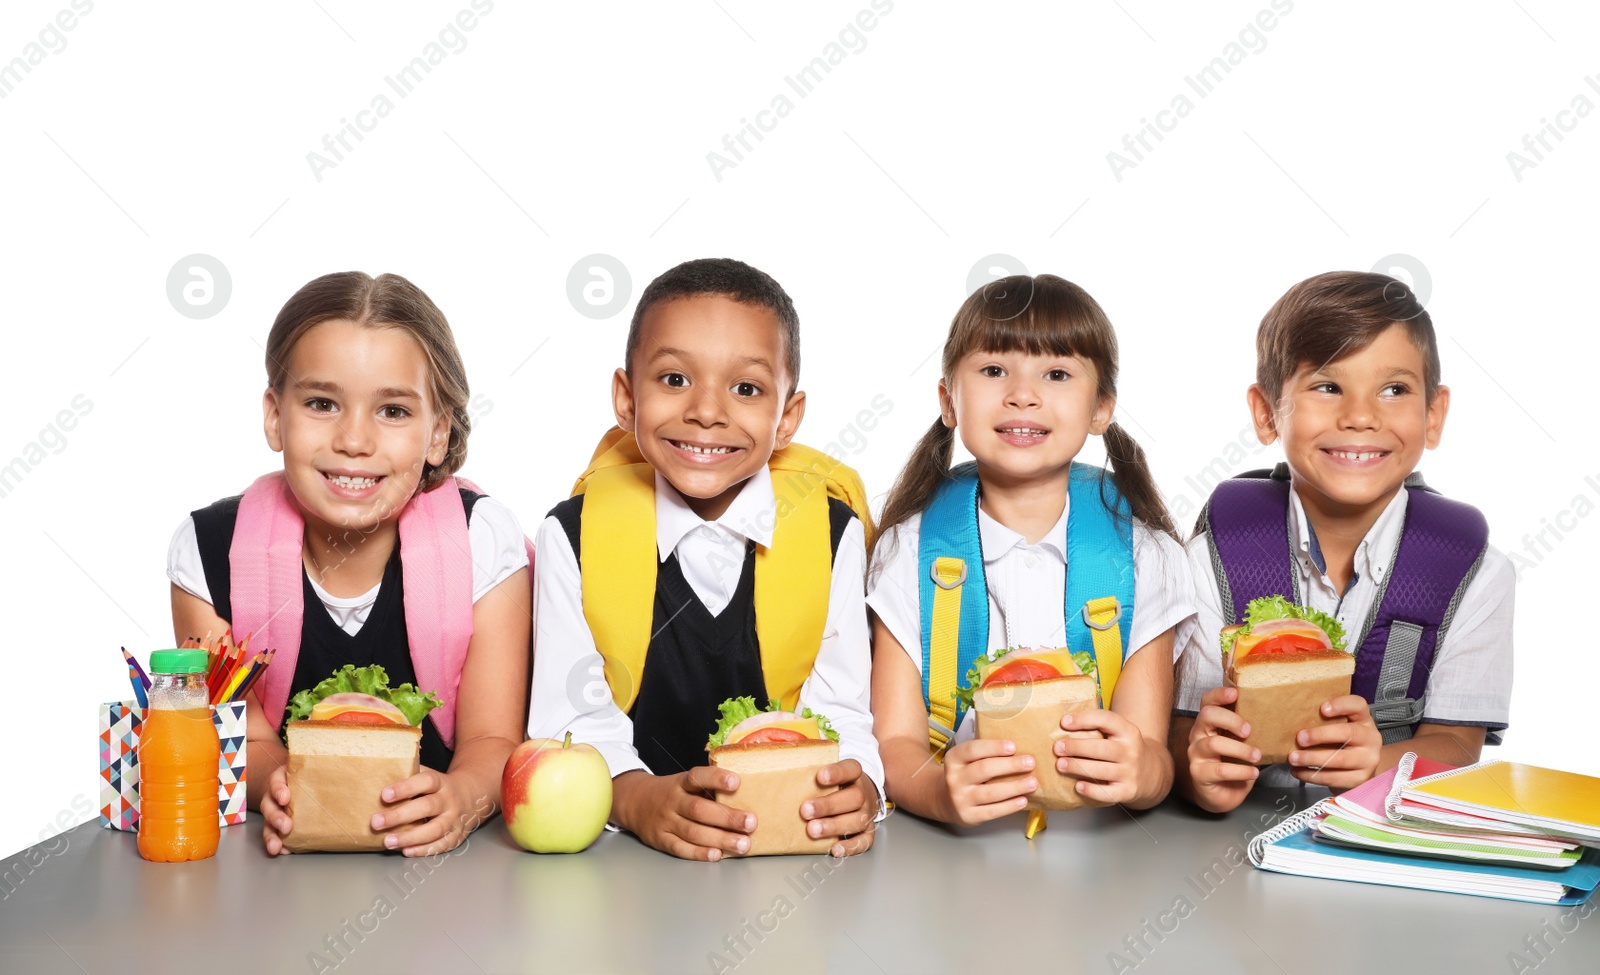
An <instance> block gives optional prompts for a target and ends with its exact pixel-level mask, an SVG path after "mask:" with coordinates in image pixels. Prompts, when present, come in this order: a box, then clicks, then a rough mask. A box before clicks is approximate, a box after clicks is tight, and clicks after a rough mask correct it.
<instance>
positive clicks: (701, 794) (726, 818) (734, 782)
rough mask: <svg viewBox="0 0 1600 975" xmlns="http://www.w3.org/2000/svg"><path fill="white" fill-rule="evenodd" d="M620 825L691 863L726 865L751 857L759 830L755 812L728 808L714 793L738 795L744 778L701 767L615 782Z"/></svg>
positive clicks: (638, 775) (631, 774)
mask: <svg viewBox="0 0 1600 975" xmlns="http://www.w3.org/2000/svg"><path fill="white" fill-rule="evenodd" d="M611 786H612V796H613V798H612V804H611V808H612V814H613V817H614V818H615V820H616V823H617V825H618V826H621V827H622V828H623V829H626V830H628V831H629V832H631V833H633V834H634V835H635V836H637V837H639V839H641V840H643V841H644V842H645V843H646V844H648V845H649V846H652V847H655V848H656V849H658V850H660V851H661V852H663V853H670V854H672V855H673V856H675V857H681V858H683V859H685V860H720V859H722V854H724V853H745V852H747V851H749V849H750V836H749V834H750V833H751V832H752V831H753V830H754V829H755V828H756V817H755V814H754V813H749V812H745V811H744V810H742V809H734V808H732V807H731V806H725V805H723V804H722V803H720V802H717V801H716V800H715V799H713V798H711V793H713V792H735V791H737V790H738V788H739V776H737V775H735V774H734V773H732V772H730V771H728V770H727V769H720V768H712V767H710V766H709V765H699V766H696V767H694V768H692V769H690V770H689V771H687V772H679V773H677V774H676V775H651V774H650V773H649V772H646V771H643V770H634V771H631V772H624V773H622V774H621V775H619V776H617V777H616V778H614V779H612V780H611Z"/></svg>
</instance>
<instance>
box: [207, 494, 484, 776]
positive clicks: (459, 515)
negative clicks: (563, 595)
mask: <svg viewBox="0 0 1600 975" xmlns="http://www.w3.org/2000/svg"><path fill="white" fill-rule="evenodd" d="M456 484H457V482H456V481H455V480H446V481H443V482H441V483H440V484H439V485H437V486H435V487H434V489H433V490H431V491H428V492H426V493H423V494H418V495H415V496H413V497H412V499H411V500H410V501H408V502H407V503H406V506H405V508H403V509H402V510H401V512H400V521H399V526H398V530H399V536H400V541H399V544H400V564H401V570H402V576H403V578H404V580H405V583H404V584H405V593H404V604H405V614H406V639H407V641H408V642H409V643H410V644H411V661H412V664H413V666H415V668H416V671H417V683H418V684H419V685H420V686H421V687H422V688H423V689H424V690H428V691H434V692H435V693H437V694H438V695H439V700H440V701H441V702H443V704H442V706H441V707H440V708H439V709H438V710H436V711H435V712H433V714H432V719H433V721H434V725H435V727H437V728H438V729H439V736H440V738H442V739H443V740H444V743H445V746H446V747H449V748H454V747H455V745H454V742H455V711H456V691H457V689H458V687H459V685H460V681H461V668H462V666H463V664H464V663H465V660H466V654H467V645H468V644H469V643H470V642H471V639H472V546H471V541H470V539H469V537H468V535H467V517H466V509H465V507H464V506H463V505H462V503H461V493H460V491H459V489H458V488H457V486H456ZM466 486H468V487H469V489H470V490H476V487H475V486H473V485H471V484H470V482H466ZM478 493H482V492H478ZM304 546H305V519H304V517H303V516H302V515H301V514H300V509H299V507H298V506H297V505H296V504H295V501H294V498H293V495H292V494H291V493H290V491H289V486H288V482H287V481H286V480H285V479H284V477H283V474H282V472H281V471H280V472H275V473H272V474H268V475H266V476H264V477H261V478H258V479H257V480H256V482H255V483H254V484H252V485H250V487H249V488H247V489H246V490H245V492H244V494H243V496H242V497H241V498H240V501H239V516H238V521H237V522H236V524H235V527H234V533H233V544H232V546H231V547H230V549H229V551H228V564H229V571H230V573H231V577H232V580H233V581H232V592H231V593H230V597H231V599H232V603H233V620H232V623H233V627H234V630H235V632H243V633H245V634H247V635H249V636H250V638H251V639H252V640H253V641H254V642H255V643H256V645H257V646H262V647H269V648H274V649H276V650H277V651H278V654H279V657H278V658H277V659H275V664H276V666H273V667H269V668H267V669H266V671H264V672H263V673H262V676H261V686H260V691H259V694H260V697H261V704H262V708H263V709H264V710H265V712H266V715H267V720H269V721H270V722H272V727H273V728H274V729H277V728H281V727H282V725H283V713H284V709H285V707H286V706H287V705H288V702H289V691H290V689H291V685H292V684H293V682H294V673H295V663H296V661H297V660H298V659H299V656H300V638H301V633H302V623H303V620H304V616H305V602H304V590H303V588H302V582H301V580H302V577H303V574H304V571H305V570H304V564H303V562H302V561H301V559H302V556H301V552H302V550H303V548H304Z"/></svg>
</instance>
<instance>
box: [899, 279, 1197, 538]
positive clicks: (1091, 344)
mask: <svg viewBox="0 0 1600 975" xmlns="http://www.w3.org/2000/svg"><path fill="white" fill-rule="evenodd" d="M973 352H1023V353H1026V354H1028V355H1060V356H1066V355H1072V356H1077V357H1078V358H1080V359H1083V360H1084V361H1086V362H1090V363H1092V364H1093V365H1094V370H1095V374H1096V376H1097V379H1098V390H1097V391H1098V393H1099V395H1100V396H1101V397H1102V398H1105V397H1115V396H1116V395H1117V335H1116V332H1114V331H1113V330H1112V328H1111V320H1110V319H1109V318H1107V317H1106V313H1105V312H1104V311H1102V310H1101V308H1100V305H1099V304H1097V303H1096V302H1095V300H1094V299H1093V298H1091V297H1090V296H1089V293H1088V292H1087V291H1084V290H1083V289H1082V288H1080V287H1078V286H1077V285H1075V284H1073V283H1072V282H1071V281H1068V280H1066V279H1064V278H1058V277H1056V276H1055V275H1053V274H1040V275H1038V276H1036V277H1031V278H1030V277H1028V276H1027V275H1025V274H1019V275H1013V276H1011V277H1008V278H1001V279H999V280H997V281H993V282H990V283H989V284H988V285H986V286H984V287H982V288H979V289H978V290H977V291H974V292H973V293H972V295H971V296H969V297H968V298H967V300H966V301H965V302H963V303H962V305H961V308H960V309H958V310H957V311H956V317H955V319H954V320H953V321H952V322H951V323H950V334H949V336H948V337H947V338H946V339H945V343H944V359H943V363H942V368H943V373H942V375H943V376H944V378H945V380H946V381H947V382H948V381H949V379H950V377H951V376H952V375H954V373H955V370H956V367H957V366H958V365H959V364H960V362H961V360H962V359H964V358H966V357H967V356H968V355H970V354H971V353H973ZM954 446H955V431H954V430H952V429H950V428H949V427H946V426H945V425H944V422H943V420H934V421H933V426H931V427H929V428H928V432H927V433H925V434H923V436H922V439H921V440H919V441H918V442H917V445H916V447H915V448H913V449H912V451H911V456H910V458H909V459H908V460H907V461H906V466H905V468H904V469H903V470H901V472H900V476H899V477H898V478H896V479H895V482H894V487H893V488H891V489H890V490H889V498H888V500H887V501H886V502H885V503H884V506H883V518H882V523H881V525H880V526H879V529H878V534H877V538H878V539H880V540H881V539H882V538H883V537H884V536H885V535H887V534H888V531H889V529H890V528H892V527H894V526H895V525H897V524H900V523H901V522H903V521H905V520H906V519H907V518H909V517H911V516H912V515H914V514H916V513H917V512H919V511H922V510H923V509H924V508H926V507H927V506H928V504H929V503H930V502H931V501H932V500H933V495H934V492H935V491H937V490H938V488H939V485H940V484H942V483H943V482H944V481H945V480H946V479H947V478H948V477H949V476H950V457H951V451H952V448H953V447H954ZM1105 448H1106V459H1107V460H1109V461H1110V462H1111V478H1110V480H1111V481H1112V483H1114V484H1115V485H1116V488H1117V490H1118V491H1119V492H1120V493H1121V494H1122V496H1123V497H1125V498H1127V499H1128V504H1129V506H1130V507H1132V509H1133V514H1134V516H1135V517H1136V518H1138V519H1139V520H1140V521H1142V522H1144V523H1145V524H1146V525H1148V526H1149V527H1150V528H1152V529H1154V530H1156V531H1163V532H1166V533H1167V534H1169V535H1172V537H1174V538H1177V533H1176V531H1175V530H1174V529H1173V526H1172V518H1171V516H1170V515H1168V514H1167V506H1166V503H1165V502H1164V501H1162V500H1161V492H1160V491H1158V490H1156V484H1155V479H1154V478H1152V477H1151V476H1150V468H1149V465H1148V464H1147V463H1146V462H1145V457H1144V451H1143V450H1141V449H1140V448H1139V445H1138V444H1137V443H1136V442H1135V441H1134V439H1133V438H1132V437H1130V436H1129V435H1128V432H1127V431H1126V430H1124V429H1122V427H1121V426H1119V425H1118V424H1117V423H1115V422H1113V423H1112V424H1111V425H1110V426H1109V427H1107V428H1106V432H1105ZM1104 491H1105V482H1104V481H1102V482H1101V492H1102V497H1104ZM1107 507H1110V505H1109V504H1108V505H1107Z"/></svg>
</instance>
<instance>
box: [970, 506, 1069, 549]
mask: <svg viewBox="0 0 1600 975" xmlns="http://www.w3.org/2000/svg"><path fill="white" fill-rule="evenodd" d="M1070 510H1072V502H1071V500H1070V499H1068V500H1066V501H1065V502H1064V503H1063V504H1062V506H1061V517H1060V518H1058V519H1056V523H1055V527H1053V528H1051V529H1050V530H1049V531H1047V532H1045V535H1044V537H1043V538H1041V539H1039V547H1041V548H1048V549H1049V550H1050V551H1052V552H1054V553H1055V554H1056V556H1057V557H1058V558H1060V559H1061V561H1062V562H1063V563H1065V562H1066V560H1067V551H1066V547H1065V545H1066V537H1067V512H1068V511H1070ZM978 541H979V542H980V543H981V544H982V545H983V561H984V562H985V563H992V562H995V561H997V560H998V559H999V558H1000V556H1002V555H1004V554H1006V553H1007V552H1009V551H1011V550H1012V549H1013V548H1015V547H1016V546H1018V545H1021V546H1023V547H1027V546H1028V540H1027V539H1025V538H1023V537H1022V536H1021V535H1019V534H1018V533H1016V532H1014V531H1012V530H1011V529H1009V528H1007V527H1006V526H1005V525H1002V524H1000V522H998V521H996V520H995V519H994V518H993V517H992V516H990V514H989V513H988V512H987V511H984V510H983V508H982V507H981V506H980V507H979V508H978Z"/></svg>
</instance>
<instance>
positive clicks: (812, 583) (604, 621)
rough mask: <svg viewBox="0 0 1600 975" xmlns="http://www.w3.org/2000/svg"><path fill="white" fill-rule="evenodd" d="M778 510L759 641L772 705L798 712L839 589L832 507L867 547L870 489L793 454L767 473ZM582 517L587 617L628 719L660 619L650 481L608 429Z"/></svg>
mask: <svg viewBox="0 0 1600 975" xmlns="http://www.w3.org/2000/svg"><path fill="white" fill-rule="evenodd" d="M767 466H768V470H769V471H770V472H771V474H772V490H773V495H774V497H775V500H776V502H777V522H776V524H775V526H774V528H773V536H772V545H771V546H770V547H758V548H757V551H756V569H755V571H756V578H755V610H756V639H757V641H758V642H759V644H760V646H761V669H762V676H763V678H764V681H765V683H766V687H767V694H768V696H769V697H770V699H771V700H774V701H778V702H780V703H781V704H782V705H783V706H784V707H786V708H790V709H792V708H793V707H794V706H795V705H796V704H797V703H798V702H799V699H800V689H801V687H802V686H804V684H805V682H806V680H807V679H808V678H809V677H810V676H811V669H812V666H813V665H814V664H815V663H816V658H817V651H818V649H820V648H821V645H822V635H823V631H824V630H825V628H826V627H827V617H828V597H829V593H830V591H831V588H832V587H831V585H830V582H831V580H832V578H833V546H832V532H831V527H830V521H829V513H828V512H829V508H828V499H829V498H830V497H834V498H838V499H839V500H841V501H844V502H845V503H846V504H848V505H849V506H850V507H851V510H853V511H854V512H855V513H856V516H857V517H859V518H860V519H861V521H862V526H863V529H864V531H865V532H866V533H867V534H868V537H870V532H871V517H870V515H869V514H868V511H867V496H866V489H865V488H864V487H863V486H862V484H861V478H860V476H859V475H858V474H856V472H855V471H854V470H852V469H851V468H849V467H847V466H845V465H844V464H841V463H839V462H838V461H836V460H834V459H833V458H832V457H829V456H828V455H827V454H824V453H822V452H821V451H817V450H813V449H811V448H810V447H805V446H802V445H800V444H790V445H789V446H788V447H785V448H784V449H783V450H780V451H776V452H774V453H773V455H772V458H771V460H769V462H768V465H767ZM572 493H573V495H579V494H582V495H584V503H583V513H582V514H581V516H580V519H581V521H580V529H579V531H580V545H579V550H580V556H579V558H580V564H581V575H582V579H583V615H584V619H585V620H586V621H587V622H588V624H589V629H590V632H591V633H593V634H594V637H595V644H596V646H597V647H598V648H599V650H600V654H601V657H602V658H603V659H604V661H605V675H606V683H607V684H608V685H609V686H610V688H611V696H612V698H613V699H614V700H615V701H616V703H617V706H618V707H619V708H621V710H622V711H623V713H624V714H626V713H628V712H629V711H630V710H632V708H633V704H634V701H635V700H636V699H637V697H638V694H639V686H640V678H641V677H642V676H643V674H644V663H645V656H646V654H647V653H648V651H649V648H650V638H651V632H650V627H651V625H652V623H653V617H654V608H655V591H656V570H657V567H658V565H659V564H660V556H659V553H658V552H657V550H656V534H655V524H656V508H655V504H656V496H655V470H654V468H652V467H651V466H650V465H649V464H648V463H646V462H645V459H644V456H643V455H642V454H640V453H639V447H638V443H637V442H636V441H635V440H634V438H633V435H632V434H630V433H626V432H625V431H623V430H621V429H619V428H616V427H613V428H612V429H611V430H609V431H607V432H606V434H605V435H604V436H603V437H602V438H601V439H600V443H599V445H598V446H597V447H596V448H595V452H594V456H593V458H592V459H591V460H590V463H589V467H588V469H587V470H585V471H584V473H583V475H582V476H580V477H579V478H578V481H577V483H576V484H574V485H573V490H572Z"/></svg>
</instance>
